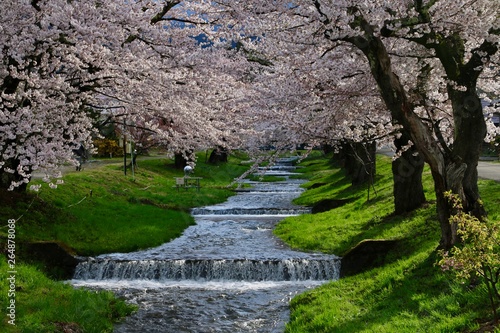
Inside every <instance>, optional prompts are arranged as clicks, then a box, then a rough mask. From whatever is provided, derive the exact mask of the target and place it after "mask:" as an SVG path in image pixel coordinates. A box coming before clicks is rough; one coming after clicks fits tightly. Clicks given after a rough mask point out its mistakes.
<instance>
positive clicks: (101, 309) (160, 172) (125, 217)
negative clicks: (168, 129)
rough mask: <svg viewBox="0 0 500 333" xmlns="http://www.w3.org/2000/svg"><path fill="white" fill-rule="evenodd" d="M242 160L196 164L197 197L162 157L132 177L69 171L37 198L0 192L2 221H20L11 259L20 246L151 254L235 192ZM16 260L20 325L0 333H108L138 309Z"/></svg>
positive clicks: (111, 171) (2, 299)
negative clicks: (179, 185) (198, 211)
mask: <svg viewBox="0 0 500 333" xmlns="http://www.w3.org/2000/svg"><path fill="white" fill-rule="evenodd" d="M245 158H246V157H245V156H244V155H233V156H232V157H231V159H230V163H228V164H226V165H208V164H205V163H203V162H200V163H199V164H198V168H197V169H196V170H195V174H196V176H200V177H203V180H202V188H201V189H200V191H199V192H197V191H195V190H194V189H190V190H183V191H177V189H176V188H175V186H174V182H175V180H174V177H179V176H182V175H183V172H182V170H177V169H175V168H174V167H173V162H172V161H170V160H168V159H163V158H160V159H151V160H144V161H140V162H139V168H138V169H137V170H135V171H136V172H135V174H134V175H132V174H131V173H130V172H129V174H128V175H127V176H124V174H123V169H122V165H121V164H119V163H111V164H107V163H106V165H104V166H102V167H97V168H84V170H83V171H80V172H72V171H70V172H68V173H67V174H66V175H65V177H64V184H63V185H59V186H58V188H57V189H51V188H49V187H48V186H47V185H44V186H42V188H41V190H40V191H39V192H38V193H34V192H31V193H27V194H26V195H23V194H17V193H12V192H7V193H3V194H2V198H1V200H0V205H1V206H2V207H0V208H1V209H0V217H1V219H2V220H4V221H7V220H11V219H16V221H17V222H16V229H15V237H16V238H15V241H16V246H17V248H16V252H15V253H16V255H20V254H21V252H22V250H23V248H22V247H23V246H22V244H24V243H27V242H40V241H50V242H52V241H56V242H63V243H65V244H66V246H67V247H68V248H70V250H71V251H73V252H74V253H75V254H77V255H97V254H102V253H109V252H117V251H123V252H128V251H134V250H137V249H140V248H148V247H151V246H154V245H155V244H156V245H159V244H162V243H165V242H167V241H169V240H170V239H173V238H176V237H178V236H179V235H180V234H181V233H182V231H183V230H184V229H185V228H186V227H187V226H189V225H192V224H193V223H194V219H193V218H192V217H191V216H190V214H189V210H190V209H191V208H192V207H195V206H204V205H207V204H214V203H217V202H222V201H224V200H225V199H226V198H227V197H228V196H230V195H232V194H234V192H233V191H232V190H231V188H228V187H227V186H228V185H229V184H231V182H232V181H233V179H234V178H235V177H238V176H240V175H241V174H242V173H243V172H244V171H245V170H247V169H248V166H244V165H241V164H240V162H241V161H242V160H244V159H245ZM203 160H204V159H203V156H200V161H203ZM7 236H8V229H6V228H2V229H0V237H1V238H0V239H1V240H4V241H6V239H7ZM2 248H5V249H7V246H6V245H5V246H2ZM4 254H5V255H6V254H7V252H5V253H4ZM4 258H5V257H3V258H2V262H1V264H2V270H1V274H0V278H1V279H2V280H4V281H5V279H6V278H7V275H6V274H7V272H8V271H9V270H7V269H4V268H6V267H7V266H6V265H7V262H6V261H5V259H4ZM16 259H17V260H16V262H15V264H16V266H15V268H16V270H17V272H18V273H17V275H16V285H15V287H16V291H17V292H16V294H15V295H16V301H17V303H16V310H15V311H16V318H17V321H16V325H11V324H9V323H8V319H9V317H7V316H4V317H3V318H2V320H1V321H0V331H2V332H15V333H17V332H31V331H33V332H34V331H36V332H51V333H53V332H65V329H69V328H73V329H75V330H76V332H78V331H79V330H80V331H84V332H95V333H102V332H111V331H112V330H113V323H114V322H115V321H116V320H118V319H119V318H122V317H123V316H124V315H127V314H129V313H130V312H131V311H133V310H134V309H135V306H130V305H127V304H125V303H124V302H123V301H122V300H120V299H117V298H116V297H114V296H113V294H112V293H109V292H99V293H95V292H93V291H81V290H79V289H74V288H73V287H71V286H69V285H67V284H64V283H62V282H55V281H53V280H52V279H49V278H47V276H46V274H49V276H54V275H57V272H53V271H51V270H50V269H48V270H47V267H44V266H43V265H41V264H40V263H39V262H34V261H33V260H31V258H29V257H28V258H26V257H24V258H22V259H21V258H20V257H16ZM44 272H45V273H44ZM8 295H9V285H8V284H0V306H2V307H3V308H7V305H8V304H9V302H10V298H9V297H8ZM61 299H64V300H65V301H64V302H62V301H61ZM56 304H59V305H58V306H56Z"/></svg>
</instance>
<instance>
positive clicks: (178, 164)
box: [174, 153, 187, 169]
mask: <svg viewBox="0 0 500 333" xmlns="http://www.w3.org/2000/svg"><path fill="white" fill-rule="evenodd" d="M186 165H187V161H186V159H185V158H184V155H183V154H182V153H177V154H175V156H174V166H175V168H176V169H184V167H185V166H186Z"/></svg>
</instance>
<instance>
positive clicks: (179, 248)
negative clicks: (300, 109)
mask: <svg viewBox="0 0 500 333" xmlns="http://www.w3.org/2000/svg"><path fill="white" fill-rule="evenodd" d="M295 160H296V158H293V157H292V158H288V159H280V160H278V161H277V164H276V165H273V166H271V167H269V168H264V169H261V170H260V171H262V173H261V174H264V175H274V176H280V177H284V180H279V181H274V182H265V181H262V182H261V181H250V180H246V181H245V184H247V185H250V186H247V187H242V188H240V189H239V191H237V192H238V193H236V195H234V196H232V197H230V198H229V199H228V200H227V201H226V202H224V203H221V204H217V205H213V206H209V207H201V208H195V209H193V210H192V211H191V214H192V215H193V216H194V218H195V220H196V224H195V225H193V226H190V227H189V228H187V229H186V230H185V231H184V232H183V234H182V235H181V236H179V237H177V238H176V239H174V240H172V241H170V242H168V243H165V244H162V245H160V246H158V247H154V248H151V249H146V250H141V251H137V252H131V253H109V254H103V255H100V256H98V257H96V258H87V259H86V260H84V261H82V262H80V263H79V265H78V266H77V268H76V271H75V274H74V278H73V280H72V283H73V284H74V285H77V286H88V287H91V288H103V289H107V290H113V291H114V292H116V293H117V294H118V295H120V296H122V297H124V298H125V299H127V300H128V301H130V302H132V303H135V304H138V305H139V310H138V312H137V313H135V314H134V315H132V316H130V317H128V318H126V320H125V321H124V322H122V323H120V324H119V325H117V326H116V327H115V331H114V332H115V333H145V332H147V333H159V332H162V333H163V332H190V333H191V332H197V333H198V332H200V333H201V332H240V333H255V332H266V333H282V332H283V331H284V327H285V323H286V321H287V320H288V313H289V312H288V311H289V310H288V304H289V300H290V298H291V297H293V295H296V294H297V293H299V292H302V291H305V290H307V289H309V288H314V287H316V286H319V285H321V284H323V283H324V282H325V281H331V280H337V279H338V278H339V273H340V258H339V257H337V256H334V255H328V254H323V253H304V252H300V251H295V250H293V249H291V248H289V247H288V246H287V245H286V244H285V243H283V242H282V241H281V240H279V239H277V238H276V237H275V236H274V234H273V229H274V227H275V226H276V224H277V223H279V221H280V220H281V219H283V218H284V217H285V216H291V215H298V214H308V213H310V209H309V208H307V207H302V206H299V205H295V204H293V199H294V198H296V197H298V196H299V195H300V193H301V192H303V189H302V188H301V187H300V184H302V183H303V180H301V179H298V178H293V177H290V176H292V175H294V174H293V173H292V171H293V170H294V167H293V164H294V161H295Z"/></svg>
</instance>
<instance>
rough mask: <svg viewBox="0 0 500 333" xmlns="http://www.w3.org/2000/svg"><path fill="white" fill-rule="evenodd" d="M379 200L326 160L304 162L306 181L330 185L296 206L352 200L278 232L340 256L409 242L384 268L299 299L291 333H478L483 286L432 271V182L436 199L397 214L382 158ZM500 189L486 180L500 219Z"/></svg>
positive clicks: (289, 222)
mask: <svg viewBox="0 0 500 333" xmlns="http://www.w3.org/2000/svg"><path fill="white" fill-rule="evenodd" d="M377 163H378V166H377V173H378V176H377V181H376V184H375V190H376V191H377V194H376V195H374V193H373V189H372V190H371V191H370V198H371V200H370V201H367V196H368V195H367V194H368V192H367V188H366V187H364V188H362V187H353V186H351V185H350V184H349V183H348V182H347V181H346V180H345V179H344V178H343V174H342V172H341V171H340V170H338V169H331V167H330V166H329V165H328V161H327V160H326V159H324V158H318V159H312V160H309V161H308V162H306V163H305V164H304V165H305V166H306V167H305V168H304V169H302V171H304V172H305V175H306V176H308V177H310V181H309V182H308V183H307V184H305V186H306V187H311V186H312V185H313V184H315V183H321V184H323V183H324V184H326V185H324V186H320V187H317V188H314V189H310V190H308V191H306V192H305V193H304V194H303V195H302V196H301V197H300V198H299V199H297V203H300V204H307V205H312V204H313V203H315V202H318V201H319V200H321V199H325V198H336V199H340V198H342V199H345V198H353V201H352V202H350V203H348V204H346V205H344V206H342V207H339V208H336V209H334V210H331V211H328V212H325V213H320V214H314V215H303V216H299V217H293V218H287V219H285V220H284V221H283V222H282V223H280V224H279V226H278V227H277V229H276V231H275V233H276V234H277V235H278V236H279V237H281V238H282V239H283V240H285V241H286V242H288V243H289V244H290V245H291V246H292V247H295V248H300V249H305V250H321V251H324V252H328V253H333V254H338V255H342V254H343V253H345V252H346V251H347V250H349V249H350V248H351V247H352V246H354V245H355V244H357V243H358V242H359V241H360V240H363V239H370V238H375V239H377V238H384V239H403V240H404V242H402V243H403V244H404V245H403V246H400V247H399V248H398V249H397V250H395V251H394V252H392V253H391V254H390V255H389V258H387V263H386V265H385V266H384V267H380V268H376V269H372V270H369V271H367V272H365V273H362V274H358V275H355V276H351V277H346V278H343V279H341V280H339V281H335V282H331V283H328V284H326V285H323V286H321V287H320V288H318V289H315V290H312V291H310V292H306V293H304V294H302V295H299V296H297V297H295V298H294V299H293V300H292V303H291V308H292V312H291V320H290V323H289V324H288V326H287V332H304V333H312V332H325V333H326V332H329V333H330V332H342V333H348V332H398V333H399V332H408V333H410V332H411V333H414V332H460V331H468V330H473V329H476V328H477V326H478V324H477V322H476V318H484V317H487V316H489V313H488V312H487V311H488V304H487V298H486V296H487V294H486V292H485V290H484V288H483V287H482V286H477V287H475V288H468V286H463V285H458V284H456V283H454V282H452V281H451V279H450V276H449V275H448V274H445V273H443V272H441V271H440V270H439V269H438V268H437V267H435V266H434V263H435V262H436V254H435V249H436V247H437V245H438V242H439V237H440V234H439V225H438V222H437V220H436V217H435V206H434V205H433V204H432V200H433V193H432V182H431V179H430V174H429V172H428V171H427V170H426V171H425V174H424V184H425V187H426V188H427V189H428V190H427V193H426V197H427V199H428V200H429V201H430V202H431V203H430V204H428V205H426V207H423V208H421V209H419V210H417V211H415V212H413V213H411V214H408V215H406V216H393V215H392V212H393V209H394V206H393V203H392V197H391V194H392V193H391V191H392V180H391V171H390V160H389V159H388V158H386V157H382V156H379V157H378V160H377ZM499 186H500V185H499V184H498V183H495V182H491V181H481V189H482V192H481V193H482V196H483V199H484V201H485V205H486V207H487V209H488V210H489V211H490V218H492V219H498V217H499V211H500V210H499V208H498V203H499V200H500V199H499V197H498V194H497V193H498V188H499Z"/></svg>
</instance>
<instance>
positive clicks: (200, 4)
mask: <svg viewBox="0 0 500 333" xmlns="http://www.w3.org/2000/svg"><path fill="white" fill-rule="evenodd" d="M499 9H500V3H498V1H491V0H460V1H458V2H457V1H453V2H451V1H449V0H429V1H422V0H398V1H391V2H388V1H361V2H360V1H354V0H344V1H335V2H332V1H322V0H297V1H293V2H290V1H280V0H278V1H264V0H245V1H239V0H236V1H225V0H215V1H191V0H185V1H180V0H170V1H169V0H163V1H141V0H136V1H130V2H123V1H115V0H111V1H85V0H79V1H66V0H55V1H44V0H35V1H27V0H23V1H12V0H8V1H5V3H4V4H3V5H2V8H0V17H1V18H2V26H1V29H2V31H1V32H2V33H1V34H0V46H1V50H2V53H1V63H0V87H1V99H0V133H1V139H0V179H1V186H2V188H9V189H11V190H12V189H15V188H23V187H25V186H26V184H27V183H28V182H29V179H30V175H31V172H33V171H34V170H41V169H44V170H46V171H47V174H48V175H50V174H51V171H53V170H56V169H57V166H58V165H60V164H61V163H63V162H65V161H71V160H74V158H73V156H72V153H71V151H72V148H74V147H75V145H80V144H83V145H86V146H90V145H91V139H92V137H93V135H94V133H93V131H94V130H95V128H94V126H93V122H92V115H95V114H96V113H97V114H98V115H99V117H101V118H102V119H105V121H114V122H116V123H117V124H122V125H123V128H122V130H123V131H127V128H136V129H140V130H141V135H144V134H145V133H146V134H147V135H148V136H149V140H153V141H155V142H157V143H158V144H162V145H164V146H165V147H167V148H168V150H169V151H170V152H172V153H178V152H184V153H185V152H189V151H193V150H196V149H202V148H206V147H222V148H224V149H231V148H236V147H247V148H256V147H260V146H262V145H274V146H277V147H279V148H293V147H295V146H296V145H298V144H304V143H307V144H309V145H311V146H317V145H320V144H334V143H337V142H340V141H342V140H344V141H345V140H351V141H354V142H372V141H375V140H376V141H378V142H382V143H389V142H393V140H394V139H395V138H396V139H398V140H396V141H394V142H395V149H396V150H397V154H398V155H400V154H404V152H405V151H409V152H410V153H411V154H412V155H415V154H419V155H420V156H421V157H422V158H423V160H425V162H427V163H428V164H429V165H430V167H431V170H432V173H433V176H434V181H435V187H436V194H437V196H438V213H439V217H440V221H441V227H442V229H443V240H442V241H443V245H444V246H445V247H446V246H449V245H450V244H452V243H453V242H454V239H455V237H456V234H455V233H454V230H453V229H450V228H449V227H447V226H446V225H447V219H448V217H449V212H450V207H448V205H447V204H446V200H444V197H443V193H444V192H445V191H447V190H450V189H451V190H453V191H454V192H455V193H458V194H459V195H460V198H461V199H462V201H463V202H464V206H465V207H466V210H467V211H471V212H474V213H475V214H476V216H481V215H482V214H483V213H484V212H482V209H481V207H480V206H481V205H480V200H479V199H480V197H479V193H478V190H477V161H478V158H479V154H480V151H481V146H482V144H483V142H484V141H485V140H489V139H491V137H492V136H493V135H495V134H496V128H495V127H494V126H492V122H491V121H489V117H490V116H491V113H492V110H489V109H488V108H484V107H483V105H488V102H489V101H491V100H492V99H495V98H496V97H497V94H498V90H499V89H498V88H499V80H498V75H499V70H498V64H499V52H498V48H499V41H500V18H499ZM137 132H138V131H129V134H130V135H134V133H137ZM47 181H48V182H50V181H51V180H50V179H49V177H48V178H47Z"/></svg>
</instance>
